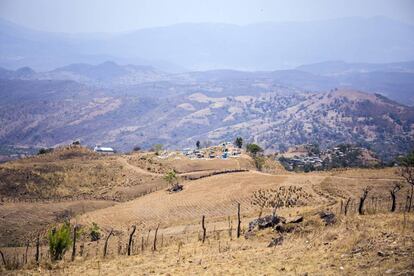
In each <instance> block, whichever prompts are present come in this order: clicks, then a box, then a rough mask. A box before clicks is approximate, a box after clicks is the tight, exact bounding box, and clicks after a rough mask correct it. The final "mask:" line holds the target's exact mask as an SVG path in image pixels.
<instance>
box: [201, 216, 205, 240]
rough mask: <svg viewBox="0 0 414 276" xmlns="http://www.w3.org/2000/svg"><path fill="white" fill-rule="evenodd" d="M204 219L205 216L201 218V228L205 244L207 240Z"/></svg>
mask: <svg viewBox="0 0 414 276" xmlns="http://www.w3.org/2000/svg"><path fill="white" fill-rule="evenodd" d="M204 219H205V216H204V215H203V217H202V218H201V228H203V243H204V242H205V240H206V226H205V225H204Z"/></svg>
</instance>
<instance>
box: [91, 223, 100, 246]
mask: <svg viewBox="0 0 414 276" xmlns="http://www.w3.org/2000/svg"><path fill="white" fill-rule="evenodd" d="M89 235H90V237H91V241H97V240H99V239H101V229H100V228H99V226H98V224H97V223H95V222H92V226H91V228H89Z"/></svg>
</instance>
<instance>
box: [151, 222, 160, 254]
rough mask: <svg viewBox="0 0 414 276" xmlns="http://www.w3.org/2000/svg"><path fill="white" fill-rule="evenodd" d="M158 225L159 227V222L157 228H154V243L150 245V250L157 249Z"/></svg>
mask: <svg viewBox="0 0 414 276" xmlns="http://www.w3.org/2000/svg"><path fill="white" fill-rule="evenodd" d="M159 227H160V224H159V223H158V225H157V229H155V235H154V244H153V246H152V251H157V234H158V228H159Z"/></svg>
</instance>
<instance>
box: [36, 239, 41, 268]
mask: <svg viewBox="0 0 414 276" xmlns="http://www.w3.org/2000/svg"><path fill="white" fill-rule="evenodd" d="M39 247H40V234H37V239H36V255H35V258H36V264H37V265H39V257H40V250H39Z"/></svg>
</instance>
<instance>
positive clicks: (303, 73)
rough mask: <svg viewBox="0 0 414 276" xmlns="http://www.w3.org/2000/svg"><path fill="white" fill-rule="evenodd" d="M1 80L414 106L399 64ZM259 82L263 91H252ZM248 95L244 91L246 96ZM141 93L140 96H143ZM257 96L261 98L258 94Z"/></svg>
mask: <svg viewBox="0 0 414 276" xmlns="http://www.w3.org/2000/svg"><path fill="white" fill-rule="evenodd" d="M0 79H9V80H11V79H21V80H72V81H76V82H78V83H82V84H86V85H92V86H95V87H104V88H111V89H114V88H115V89H117V88H119V87H123V88H127V89H131V87H133V86H134V85H139V84H143V83H155V82H171V83H174V84H181V85H188V84H195V83H199V84H202V85H203V86H209V85H214V84H215V83H219V84H220V85H224V86H226V84H225V83H235V82H237V83H238V84H243V83H244V84H246V87H241V88H240V89H241V90H238V91H234V93H233V92H232V93H230V92H229V91H228V90H227V91H225V92H224V93H230V94H231V95H238V94H239V93H247V95H251V94H252V93H253V94H254V93H255V91H260V93H262V92H266V89H262V88H263V87H266V86H268V87H270V88H269V89H268V91H271V87H272V86H274V85H279V86H286V87H289V88H291V89H292V88H295V89H297V90H298V91H302V92H306V91H309V92H322V91H328V90H331V89H335V88H351V89H357V90H362V91H366V92H368V93H379V94H382V95H384V96H386V97H388V98H390V99H392V100H395V101H397V102H399V103H402V104H405V105H414V62H399V63H384V64H370V63H364V64H362V63H358V64H353V63H345V62H324V63H317V64H310V65H303V66H299V67H297V68H296V69H294V70H278V71H254V72H248V71H236V70H210V71H197V72H185V73H166V72H164V71H161V70H160V69H157V68H154V67H152V66H148V65H119V64H117V63H115V62H112V61H106V62H104V63H101V64H97V65H90V64H84V63H78V64H71V65H67V66H63V67H60V68H57V69H54V70H51V71H47V72H35V71H34V70H33V69H31V68H30V67H22V68H19V69H17V70H15V71H13V70H7V69H2V68H0ZM254 83H261V87H262V88H261V89H259V90H258V88H257V86H256V87H249V86H250V85H251V84H254ZM244 90H245V92H243V91H244ZM140 93H142V91H140ZM256 94H257V93H256Z"/></svg>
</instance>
